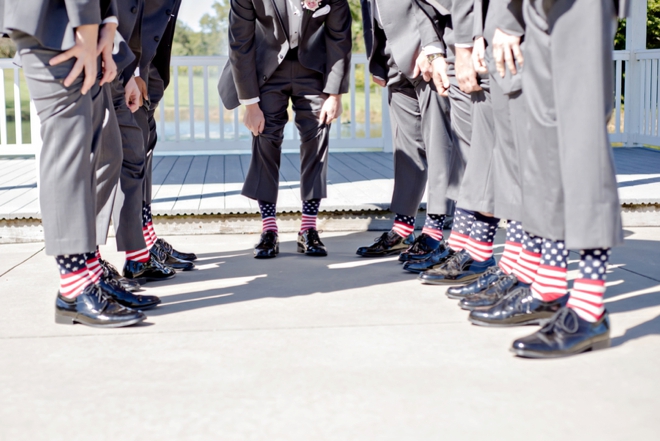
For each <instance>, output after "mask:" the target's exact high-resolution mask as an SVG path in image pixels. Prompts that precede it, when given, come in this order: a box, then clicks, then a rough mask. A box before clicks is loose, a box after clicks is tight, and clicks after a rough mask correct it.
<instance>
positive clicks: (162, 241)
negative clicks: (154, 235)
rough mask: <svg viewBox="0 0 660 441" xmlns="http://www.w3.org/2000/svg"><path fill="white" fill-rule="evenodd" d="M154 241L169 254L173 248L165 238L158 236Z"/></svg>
mask: <svg viewBox="0 0 660 441" xmlns="http://www.w3.org/2000/svg"><path fill="white" fill-rule="evenodd" d="M156 243H158V244H159V245H160V246H161V248H162V249H164V250H165V252H167V254H171V253H172V250H174V248H173V247H172V245H170V244H169V242H167V241H166V240H165V239H162V238H160V237H159V238H158V239H156Z"/></svg>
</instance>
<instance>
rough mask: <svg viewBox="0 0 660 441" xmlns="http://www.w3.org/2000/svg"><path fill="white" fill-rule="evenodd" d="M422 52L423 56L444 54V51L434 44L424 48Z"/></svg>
mask: <svg viewBox="0 0 660 441" xmlns="http://www.w3.org/2000/svg"><path fill="white" fill-rule="evenodd" d="M422 51H423V52H424V54H425V55H433V54H444V53H445V51H444V50H443V49H442V48H441V47H440V46H436V45H434V44H429V45H428V46H424V47H423V48H422Z"/></svg>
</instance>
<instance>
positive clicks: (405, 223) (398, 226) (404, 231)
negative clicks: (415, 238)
mask: <svg viewBox="0 0 660 441" xmlns="http://www.w3.org/2000/svg"><path fill="white" fill-rule="evenodd" d="M392 231H394V232H395V233H396V234H398V235H399V236H401V237H404V238H405V237H408V236H410V235H411V234H412V232H413V231H415V216H406V215H405V214H399V213H397V214H396V216H394V225H393V226H392Z"/></svg>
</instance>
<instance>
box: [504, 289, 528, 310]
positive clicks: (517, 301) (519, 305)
mask: <svg viewBox="0 0 660 441" xmlns="http://www.w3.org/2000/svg"><path fill="white" fill-rule="evenodd" d="M528 296H529V290H526V289H515V290H513V291H511V292H510V293H509V294H507V296H506V297H505V299H506V302H507V306H509V307H511V308H513V310H514V311H516V312H526V311H527V308H526V305H527V304H528V303H529V302H528V301H526V300H527V298H528Z"/></svg>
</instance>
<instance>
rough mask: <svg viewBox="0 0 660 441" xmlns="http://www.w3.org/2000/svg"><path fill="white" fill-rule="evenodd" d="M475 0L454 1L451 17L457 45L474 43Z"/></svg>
mask: <svg viewBox="0 0 660 441" xmlns="http://www.w3.org/2000/svg"><path fill="white" fill-rule="evenodd" d="M474 2H475V0H454V1H453V2H452V6H451V18H452V23H453V25H454V43H455V44H456V46H472V45H474Z"/></svg>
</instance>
